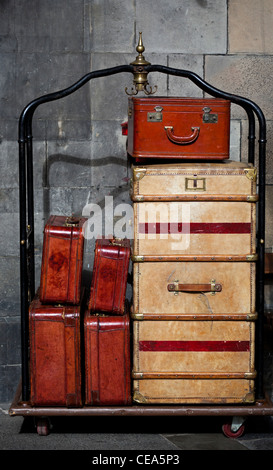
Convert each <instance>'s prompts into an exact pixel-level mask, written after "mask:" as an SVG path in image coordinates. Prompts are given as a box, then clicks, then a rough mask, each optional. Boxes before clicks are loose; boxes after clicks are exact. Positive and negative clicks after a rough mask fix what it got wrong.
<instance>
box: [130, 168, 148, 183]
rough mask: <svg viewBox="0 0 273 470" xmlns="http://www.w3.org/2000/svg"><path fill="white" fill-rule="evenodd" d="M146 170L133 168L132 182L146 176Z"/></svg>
mask: <svg viewBox="0 0 273 470" xmlns="http://www.w3.org/2000/svg"><path fill="white" fill-rule="evenodd" d="M146 171H147V168H144V167H134V169H133V181H139V180H141V179H142V178H144V176H145V175H146Z"/></svg>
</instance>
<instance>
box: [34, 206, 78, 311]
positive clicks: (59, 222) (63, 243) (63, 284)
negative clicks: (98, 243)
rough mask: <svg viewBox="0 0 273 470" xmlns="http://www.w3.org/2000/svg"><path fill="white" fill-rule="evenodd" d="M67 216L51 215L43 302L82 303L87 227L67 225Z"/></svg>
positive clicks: (44, 258)
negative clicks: (84, 228) (85, 230)
mask: <svg viewBox="0 0 273 470" xmlns="http://www.w3.org/2000/svg"><path fill="white" fill-rule="evenodd" d="M66 220H67V217H66V216H56V215H52V216H50V218H49V220H48V222H47V223H46V225H45V229H44V241H43V255H42V265H41V282H40V298H41V301H42V302H43V303H52V302H57V303H58V302H59V303H62V302H63V303H68V304H79V303H80V298H81V278H82V264H83V250H84V233H83V225H84V223H85V222H86V220H87V219H86V218H84V217H82V218H79V223H78V225H75V226H67V225H66Z"/></svg>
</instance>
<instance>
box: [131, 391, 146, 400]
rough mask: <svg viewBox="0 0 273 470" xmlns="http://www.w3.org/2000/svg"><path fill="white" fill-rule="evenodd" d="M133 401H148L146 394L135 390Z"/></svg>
mask: <svg viewBox="0 0 273 470" xmlns="http://www.w3.org/2000/svg"><path fill="white" fill-rule="evenodd" d="M133 401H135V402H137V403H147V400H146V398H144V396H143V395H141V393H139V392H134V394H133Z"/></svg>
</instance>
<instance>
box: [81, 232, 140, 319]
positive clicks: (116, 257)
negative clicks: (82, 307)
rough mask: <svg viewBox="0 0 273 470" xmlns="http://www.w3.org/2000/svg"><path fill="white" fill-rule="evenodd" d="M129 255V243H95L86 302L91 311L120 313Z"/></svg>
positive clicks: (102, 240) (103, 241)
mask: <svg viewBox="0 0 273 470" xmlns="http://www.w3.org/2000/svg"><path fill="white" fill-rule="evenodd" d="M130 254H131V252H130V240H127V239H124V240H114V239H113V240H112V239H111V240H108V239H98V240H96V247H95V259H94V265H93V274H92V280H91V288H90V299H89V309H90V311H91V312H108V313H112V314H116V315H122V314H123V313H124V308H125V294H126V287H127V276H128V268H129V261H130Z"/></svg>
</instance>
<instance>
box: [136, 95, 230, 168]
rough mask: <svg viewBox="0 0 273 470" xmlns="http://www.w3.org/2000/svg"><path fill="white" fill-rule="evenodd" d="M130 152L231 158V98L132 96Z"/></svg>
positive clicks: (150, 156)
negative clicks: (229, 99)
mask: <svg viewBox="0 0 273 470" xmlns="http://www.w3.org/2000/svg"><path fill="white" fill-rule="evenodd" d="M128 114H129V116H128V148H127V151H128V153H129V155H131V156H132V157H134V158H136V161H138V162H139V161H140V162H141V161H143V159H148V160H151V159H155V158H157V159H158V158H165V159H170V158H172V159H184V160H185V159H195V160H223V159H227V158H229V138H230V102H229V101H227V100H222V99H215V98H204V99H202V98H172V97H170V98H167V97H148V98H135V97H134V98H129V112H128Z"/></svg>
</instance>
